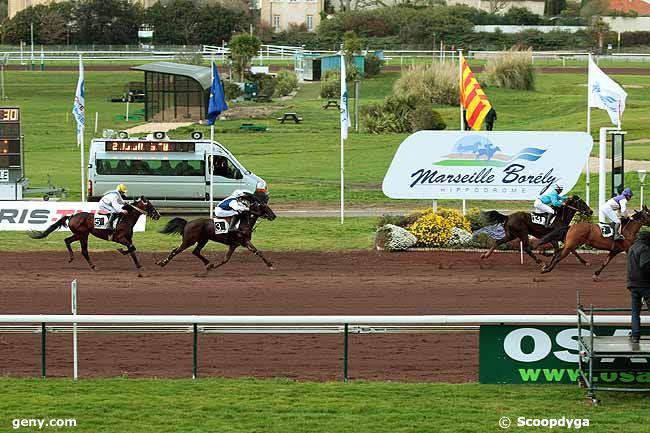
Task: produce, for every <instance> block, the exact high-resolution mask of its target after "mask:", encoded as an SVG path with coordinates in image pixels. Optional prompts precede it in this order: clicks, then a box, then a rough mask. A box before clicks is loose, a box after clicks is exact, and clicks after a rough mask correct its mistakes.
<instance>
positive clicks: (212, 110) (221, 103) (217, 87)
mask: <svg viewBox="0 0 650 433" xmlns="http://www.w3.org/2000/svg"><path fill="white" fill-rule="evenodd" d="M227 109H228V105H227V104H226V98H225V97H224V93H223V87H222V86H221V79H220V78H219V70H218V69H217V65H215V64H214V62H212V86H211V87H210V102H208V125H214V122H215V121H216V120H217V117H219V114H221V113H222V112H224V111H226V110H227Z"/></svg>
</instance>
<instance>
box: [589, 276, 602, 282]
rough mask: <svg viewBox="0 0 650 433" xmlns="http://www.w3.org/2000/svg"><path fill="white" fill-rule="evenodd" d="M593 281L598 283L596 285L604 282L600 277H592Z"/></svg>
mask: <svg viewBox="0 0 650 433" xmlns="http://www.w3.org/2000/svg"><path fill="white" fill-rule="evenodd" d="M591 279H592V280H593V281H594V282H596V283H598V282H600V281H602V280H601V279H600V277H599V276H598V275H592V276H591Z"/></svg>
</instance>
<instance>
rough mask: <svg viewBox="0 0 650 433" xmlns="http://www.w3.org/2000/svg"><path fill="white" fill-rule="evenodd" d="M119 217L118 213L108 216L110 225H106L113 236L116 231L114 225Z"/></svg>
mask: <svg viewBox="0 0 650 433" xmlns="http://www.w3.org/2000/svg"><path fill="white" fill-rule="evenodd" d="M117 216H118V215H117V214H116V213H111V214H110V215H109V216H108V224H107V225H106V230H108V233H109V234H111V235H112V234H113V232H114V231H115V227H114V224H115V220H116V219H117Z"/></svg>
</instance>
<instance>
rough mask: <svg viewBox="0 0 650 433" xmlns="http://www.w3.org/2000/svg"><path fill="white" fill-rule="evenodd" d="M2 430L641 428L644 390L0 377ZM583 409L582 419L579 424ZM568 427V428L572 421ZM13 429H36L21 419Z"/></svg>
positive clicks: (471, 432) (457, 432) (358, 432)
mask: <svg viewBox="0 0 650 433" xmlns="http://www.w3.org/2000/svg"><path fill="white" fill-rule="evenodd" d="M0 387H2V394H3V396H2V399H0V431H3V432H9V431H14V429H13V427H12V422H13V420H14V419H30V418H32V419H33V418H36V419H43V418H45V419H47V420H49V419H75V420H76V422H77V426H76V427H74V428H58V429H53V428H49V429H43V430H42V431H52V430H56V431H71V432H72V431H74V432H77V433H82V432H93V433H98V432H110V433H115V432H120V433H147V432H152V433H154V432H155V433H161V432H197V433H198V432H219V433H227V432H233V433H234V432H265V433H272V432H277V433H299V432H300V433H301V432H311V433H317V432H322V433H336V432H355V433H363V432H369V433H384V432H385V433H396V432H423V433H424V432H449V433H464V432H466V433H476V432H479V431H483V432H498V431H506V430H502V429H501V428H500V427H499V424H498V423H499V419H500V418H501V417H509V418H510V420H511V422H512V427H510V429H509V431H532V432H540V431H556V430H557V431H566V430H567V428H566V427H564V428H562V427H556V428H555V429H552V430H549V429H548V427H546V428H544V427H517V422H518V418H519V417H524V418H528V419H531V421H530V422H534V421H532V419H542V418H555V419H561V418H563V417H564V418H565V422H566V420H571V421H573V420H580V422H581V426H582V429H585V430H586V431H589V432H595V433H596V432H597V433H613V432H626V433H636V432H639V433H640V432H646V431H647V422H646V420H645V413H646V409H647V398H643V397H641V398H639V396H638V395H623V394H614V393H602V394H601V395H600V397H601V398H602V399H603V402H602V404H601V405H600V406H596V407H592V406H591V405H589V404H588V403H586V400H585V398H584V390H583V389H579V388H578V387H577V386H570V385H552V386H546V385H539V386H522V385H479V384H475V383H469V384H461V385H449V384H399V383H390V382H349V383H339V382H330V383H311V382H294V381H290V380H283V379H276V380H251V379H240V380H231V379H198V380H194V381H192V380H122V379H113V380H80V381H78V382H72V381H71V380H60V379H54V380H53V379H48V380H14V379H2V380H0ZM583 419H586V420H588V423H589V426H588V427H586V426H584V424H582V423H583V421H582V420H583ZM569 430H575V428H571V429H569ZM19 431H28V432H32V431H38V429H37V428H21V429H20V430H19Z"/></svg>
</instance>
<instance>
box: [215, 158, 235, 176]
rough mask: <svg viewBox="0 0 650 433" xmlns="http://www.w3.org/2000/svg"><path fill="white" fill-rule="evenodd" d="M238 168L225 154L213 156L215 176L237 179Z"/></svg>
mask: <svg viewBox="0 0 650 433" xmlns="http://www.w3.org/2000/svg"><path fill="white" fill-rule="evenodd" d="M238 173H239V169H238V168H237V167H236V166H235V164H233V163H232V161H231V160H229V159H228V158H226V157H225V156H215V157H214V167H213V172H212V174H214V175H215V176H221V177H225V178H226V179H238V177H237V175H238Z"/></svg>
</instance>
